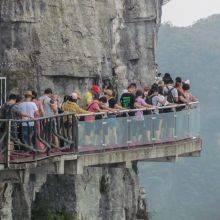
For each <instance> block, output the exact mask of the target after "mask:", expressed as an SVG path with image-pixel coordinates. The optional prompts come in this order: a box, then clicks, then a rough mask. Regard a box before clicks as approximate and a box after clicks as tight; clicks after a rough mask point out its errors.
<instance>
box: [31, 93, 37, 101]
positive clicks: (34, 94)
mask: <svg viewBox="0 0 220 220" xmlns="http://www.w3.org/2000/svg"><path fill="white" fill-rule="evenodd" d="M32 97H33V98H34V99H36V98H37V92H35V91H32Z"/></svg>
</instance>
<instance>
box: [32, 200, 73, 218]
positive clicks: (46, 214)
mask: <svg viewBox="0 0 220 220" xmlns="http://www.w3.org/2000/svg"><path fill="white" fill-rule="evenodd" d="M31 219H32V220H76V216H73V215H72V214H70V213H67V212H66V211H65V210H62V211H61V212H53V211H51V208H50V207H49V205H48V203H46V202H45V203H42V204H40V205H38V206H37V207H35V208H34V209H32V218H31Z"/></svg>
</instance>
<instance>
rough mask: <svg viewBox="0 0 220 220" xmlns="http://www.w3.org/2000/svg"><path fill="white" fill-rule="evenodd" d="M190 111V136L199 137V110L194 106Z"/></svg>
mask: <svg viewBox="0 0 220 220" xmlns="http://www.w3.org/2000/svg"><path fill="white" fill-rule="evenodd" d="M188 111H189V135H190V137H198V136H199V135H200V114H199V108H198V107H195V106H194V107H193V108H191V109H189V110H188Z"/></svg>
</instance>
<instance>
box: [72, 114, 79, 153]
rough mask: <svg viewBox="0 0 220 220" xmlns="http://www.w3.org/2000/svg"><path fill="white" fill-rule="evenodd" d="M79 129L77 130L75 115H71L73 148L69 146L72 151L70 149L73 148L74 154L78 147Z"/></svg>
mask: <svg viewBox="0 0 220 220" xmlns="http://www.w3.org/2000/svg"><path fill="white" fill-rule="evenodd" d="M78 132H79V129H78V119H77V117H76V116H75V115H72V136H73V137H72V138H73V139H74V146H72V145H71V150H73V149H72V148H73V147H74V149H75V153H78V150H79V149H78V146H79V141H78V138H79V134H78Z"/></svg>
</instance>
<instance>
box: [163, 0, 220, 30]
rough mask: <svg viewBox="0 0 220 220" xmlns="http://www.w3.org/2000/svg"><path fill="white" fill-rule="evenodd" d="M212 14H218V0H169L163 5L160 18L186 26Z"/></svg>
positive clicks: (219, 10)
mask: <svg viewBox="0 0 220 220" xmlns="http://www.w3.org/2000/svg"><path fill="white" fill-rule="evenodd" d="M212 14H220V0H171V1H170V2H169V3H168V4H167V5H165V6H164V7H163V17H162V20H163V22H167V21H171V22H172V23H173V24H174V25H176V26H188V25H191V24H193V23H194V22H195V21H197V20H198V19H200V18H204V17H208V16H209V15H212Z"/></svg>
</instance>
